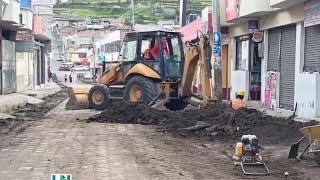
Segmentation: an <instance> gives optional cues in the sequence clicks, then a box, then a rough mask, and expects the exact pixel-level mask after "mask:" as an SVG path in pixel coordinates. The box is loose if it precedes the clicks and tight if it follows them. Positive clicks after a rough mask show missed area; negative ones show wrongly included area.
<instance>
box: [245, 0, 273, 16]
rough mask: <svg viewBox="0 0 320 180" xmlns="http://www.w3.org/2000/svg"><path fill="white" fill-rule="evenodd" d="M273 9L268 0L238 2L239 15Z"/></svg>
mask: <svg viewBox="0 0 320 180" xmlns="http://www.w3.org/2000/svg"><path fill="white" fill-rule="evenodd" d="M269 11H273V9H272V8H271V7H270V0H259V1H257V0H246V1H241V3H240V12H239V15H240V17H245V16H249V15H254V14H260V13H264V12H269Z"/></svg>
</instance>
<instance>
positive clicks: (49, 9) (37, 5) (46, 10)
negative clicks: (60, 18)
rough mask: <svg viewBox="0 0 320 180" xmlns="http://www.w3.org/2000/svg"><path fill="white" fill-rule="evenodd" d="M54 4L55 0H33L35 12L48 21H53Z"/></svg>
mask: <svg viewBox="0 0 320 180" xmlns="http://www.w3.org/2000/svg"><path fill="white" fill-rule="evenodd" d="M29 1H30V0H29ZM53 5H54V0H32V9H33V10H34V14H35V15H38V16H41V17H42V18H43V19H45V20H46V21H48V22H52V21H53Z"/></svg>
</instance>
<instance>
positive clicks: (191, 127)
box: [88, 102, 318, 144]
mask: <svg viewBox="0 0 320 180" xmlns="http://www.w3.org/2000/svg"><path fill="white" fill-rule="evenodd" d="M88 121H89V122H91V121H95V122H109V123H131V124H143V125H148V124H150V125H157V127H158V129H160V130H163V131H165V132H170V133H173V134H179V135H183V136H195V137H199V138H209V139H219V140H224V141H227V140H235V139H237V140H239V138H240V137H241V136H242V135H243V134H255V135H257V136H258V138H259V139H261V140H262V141H263V143H273V144H274V143H277V142H279V143H285V142H287V143H291V142H293V141H295V140H296V139H297V138H298V137H300V136H301V135H300V133H299V132H298V130H299V129H300V128H301V127H304V126H308V125H314V124H318V122H315V121H312V122H310V123H305V124H304V123H299V122H294V121H287V120H286V119H285V118H278V117H272V116H269V115H265V114H264V113H262V112H260V111H257V110H255V109H242V110H238V111H234V110H232V109H231V108H230V107H228V106H227V105H225V104H215V105H212V106H210V107H209V108H207V109H201V110H198V109H191V110H185V111H176V112H172V111H166V110H164V111H163V110H157V109H153V108H151V107H149V106H145V105H141V104H135V103H130V102H118V103H115V104H113V105H112V107H111V108H109V109H107V110H105V111H103V112H102V113H101V114H98V115H96V116H93V117H91V118H89V120H88Z"/></svg>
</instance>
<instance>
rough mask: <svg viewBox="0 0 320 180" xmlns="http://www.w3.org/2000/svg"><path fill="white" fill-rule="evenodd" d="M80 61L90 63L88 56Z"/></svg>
mask: <svg viewBox="0 0 320 180" xmlns="http://www.w3.org/2000/svg"><path fill="white" fill-rule="evenodd" d="M80 62H81V64H88V63H89V60H88V58H81V60H80Z"/></svg>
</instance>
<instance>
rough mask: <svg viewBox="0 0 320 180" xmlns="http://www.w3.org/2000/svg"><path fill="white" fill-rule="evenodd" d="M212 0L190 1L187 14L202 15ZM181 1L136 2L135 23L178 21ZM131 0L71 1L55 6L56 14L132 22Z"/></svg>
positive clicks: (152, 0)
mask: <svg viewBox="0 0 320 180" xmlns="http://www.w3.org/2000/svg"><path fill="white" fill-rule="evenodd" d="M211 2H212V1H211V0H189V2H188V8H187V13H188V14H189V13H195V14H198V15H199V14H201V10H202V9H203V8H205V7H206V6H210V5H211ZM179 5H180V1H179V0H135V21H136V23H139V24H147V23H152V22H157V21H158V20H176V19H178V18H179ZM130 7H131V1H130V0H108V1H106V0H69V2H67V3H63V4H60V5H55V8H54V13H56V14H61V13H72V14H75V15H81V16H89V17H91V18H93V19H94V18H101V17H109V18H110V17H114V18H117V17H123V18H125V19H126V22H127V23H129V22H130V16H131V15H130V14H131V13H130Z"/></svg>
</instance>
